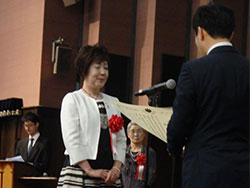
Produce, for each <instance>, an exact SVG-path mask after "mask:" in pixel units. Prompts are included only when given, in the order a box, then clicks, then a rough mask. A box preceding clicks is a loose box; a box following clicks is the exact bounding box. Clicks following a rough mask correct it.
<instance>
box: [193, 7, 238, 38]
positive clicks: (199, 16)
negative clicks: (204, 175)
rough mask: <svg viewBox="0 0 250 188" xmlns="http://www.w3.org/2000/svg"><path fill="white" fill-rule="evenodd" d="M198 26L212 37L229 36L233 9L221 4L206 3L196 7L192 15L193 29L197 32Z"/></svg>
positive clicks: (232, 22) (233, 21)
mask: <svg viewBox="0 0 250 188" xmlns="http://www.w3.org/2000/svg"><path fill="white" fill-rule="evenodd" d="M198 26H200V27H201V28H203V29H205V30H206V31H207V32H208V34H209V35H210V36H211V37H213V38H217V37H223V38H224V37H225V38H228V39H229V38H230V37H231V35H232V33H233V31H234V28H235V19H234V13H233V11H232V10H231V9H230V8H228V7H226V6H224V5H221V4H208V5H204V6H201V7H199V8H198V9H197V11H196V13H195V14H194V17H193V29H194V31H195V34H196V35H197V33H198Z"/></svg>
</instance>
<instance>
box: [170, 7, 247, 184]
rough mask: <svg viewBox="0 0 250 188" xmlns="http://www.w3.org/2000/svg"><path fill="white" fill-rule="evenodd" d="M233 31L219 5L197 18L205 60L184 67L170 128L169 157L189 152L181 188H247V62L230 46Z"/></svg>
mask: <svg viewBox="0 0 250 188" xmlns="http://www.w3.org/2000/svg"><path fill="white" fill-rule="evenodd" d="M234 26H235V24H234V15H233V12H232V10H231V9H229V8H227V7H225V6H222V5H217V4H212V5H206V6H201V7H200V8H198V9H197V11H196V13H195V15H194V18H193V28H194V31H195V33H196V38H195V42H196V45H197V47H198V49H199V51H200V52H201V54H202V55H203V57H201V58H199V59H196V60H193V61H190V62H187V63H184V64H183V66H182V69H181V72H180V75H179V80H178V84H177V88H176V98H175V101H174V104H173V115H172V117H171V120H170V122H169V125H168V128H167V142H168V145H167V146H168V151H169V153H170V154H171V155H175V156H180V154H181V152H182V148H183V146H185V151H184V158H183V169H182V185H183V188H217V187H218V188H236V187H237V188H249V60H248V59H246V58H244V57H242V56H240V54H239V53H238V52H236V50H235V49H234V47H233V46H232V44H231V43H230V42H229V41H230V40H231V38H232V36H233V31H234Z"/></svg>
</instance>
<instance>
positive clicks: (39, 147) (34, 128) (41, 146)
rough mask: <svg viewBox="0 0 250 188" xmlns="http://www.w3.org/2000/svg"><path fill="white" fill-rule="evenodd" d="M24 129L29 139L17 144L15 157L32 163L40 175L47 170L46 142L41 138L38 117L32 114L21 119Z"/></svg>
mask: <svg viewBox="0 0 250 188" xmlns="http://www.w3.org/2000/svg"><path fill="white" fill-rule="evenodd" d="M22 123H23V125H24V129H25V131H26V132H27V134H28V135H29V138H25V139H22V140H20V141H19V142H18V144H17V148H16V152H15V155H21V156H22V158H23V159H24V161H25V162H28V163H32V164H33V165H34V167H35V168H37V169H38V170H39V171H40V173H41V175H42V174H43V173H44V172H47V169H48V160H49V157H48V140H47V139H46V138H45V137H43V136H41V135H40V133H39V131H38V127H39V119H38V116H37V115H36V114H34V113H32V112H29V113H27V114H26V115H25V116H23V117H22Z"/></svg>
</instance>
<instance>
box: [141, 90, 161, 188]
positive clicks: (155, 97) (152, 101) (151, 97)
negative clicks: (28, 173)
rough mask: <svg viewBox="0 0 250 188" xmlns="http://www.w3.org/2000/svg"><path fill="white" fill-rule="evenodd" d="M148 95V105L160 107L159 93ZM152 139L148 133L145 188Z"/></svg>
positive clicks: (146, 185)
mask: <svg viewBox="0 0 250 188" xmlns="http://www.w3.org/2000/svg"><path fill="white" fill-rule="evenodd" d="M147 96H148V105H149V106H153V107H158V102H157V100H158V95H157V94H155V93H154V92H150V93H148V94H147ZM150 141H151V135H150V134H147V146H146V169H145V176H144V177H145V184H144V185H145V188H147V187H148V179H149V178H148V175H149V172H148V171H149V167H148V164H149V162H148V161H149V160H148V159H149V144H150Z"/></svg>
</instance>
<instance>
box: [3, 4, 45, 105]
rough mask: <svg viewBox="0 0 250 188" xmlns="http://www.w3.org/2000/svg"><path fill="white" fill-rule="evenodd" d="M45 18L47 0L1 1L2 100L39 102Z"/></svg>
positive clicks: (29, 103) (31, 103)
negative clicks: (13, 99) (13, 98)
mask: <svg viewBox="0 0 250 188" xmlns="http://www.w3.org/2000/svg"><path fill="white" fill-rule="evenodd" d="M43 18H44V0H39V1H36V0H25V1H21V0H11V1H1V6H0V82H1V83H0V100H2V99H6V98H10V97H18V98H23V99H24V101H23V102H24V105H25V106H31V105H38V104H39V96H40V79H41V56H42V40H43V21H44V20H43Z"/></svg>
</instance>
